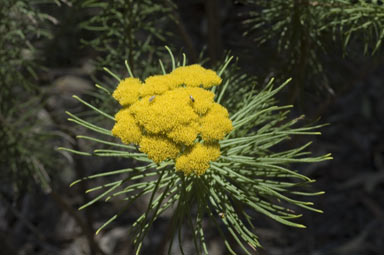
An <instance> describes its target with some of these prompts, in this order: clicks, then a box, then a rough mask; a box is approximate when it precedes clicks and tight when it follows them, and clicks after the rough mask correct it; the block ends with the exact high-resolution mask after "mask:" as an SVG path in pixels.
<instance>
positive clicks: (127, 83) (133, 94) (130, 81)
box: [112, 78, 142, 106]
mask: <svg viewBox="0 0 384 255" xmlns="http://www.w3.org/2000/svg"><path fill="white" fill-rule="evenodd" d="M141 87H142V83H141V81H140V80H139V79H136V78H127V79H125V80H122V81H121V82H120V83H119V85H118V86H117V88H116V90H115V91H114V92H113V94H112V96H113V97H114V98H115V99H116V100H117V101H118V102H119V103H120V104H121V105H122V106H128V105H131V104H133V103H134V102H136V101H137V100H138V99H139V91H140V88H141Z"/></svg>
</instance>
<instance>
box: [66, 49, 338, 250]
mask: <svg viewBox="0 0 384 255" xmlns="http://www.w3.org/2000/svg"><path fill="white" fill-rule="evenodd" d="M169 52H170V51H169ZM170 54H171V62H172V70H175V69H176V67H177V66H184V65H185V64H186V61H185V59H184V61H182V62H179V63H176V61H175V59H174V57H173V55H172V52H170ZM230 60H231V59H230V58H229V59H227V60H226V62H225V63H224V65H222V66H221V68H220V69H219V71H218V73H217V74H218V75H219V76H223V80H224V81H223V84H222V85H221V86H219V87H213V88H212V89H211V91H212V92H214V93H215V95H216V96H215V102H216V103H219V104H222V105H223V106H224V107H226V106H227V105H226V101H225V98H226V97H225V94H226V92H228V89H229V88H230V87H231V85H232V84H234V83H236V81H234V79H232V80H231V79H229V78H230V77H225V69H226V67H227V65H228V64H229V62H230ZM162 69H163V74H164V75H166V71H165V69H164V67H163V65H162ZM109 72H110V71H109ZM127 72H128V73H129V74H130V75H131V77H132V72H131V70H130V68H129V65H127ZM110 73H111V74H112V75H113V77H115V78H116V80H117V81H118V82H119V84H121V83H122V82H123V80H122V79H121V78H120V77H119V76H118V75H116V74H114V73H112V72H110ZM171 74H172V73H171ZM239 77H241V76H239ZM191 79H192V78H191ZM229 81H231V83H230V82H229ZM240 81H241V79H240ZM289 81H290V80H287V81H286V82H284V84H282V85H281V86H279V87H277V88H275V87H274V85H273V84H274V79H271V80H270V81H269V82H268V84H267V85H266V86H265V87H264V88H263V89H261V90H259V91H255V90H252V91H249V92H247V93H245V94H244V95H243V97H242V99H243V100H242V102H237V103H234V102H231V101H228V102H229V103H230V104H229V105H228V106H230V107H231V108H229V109H230V115H229V119H230V120H231V122H232V125H233V130H232V131H231V132H230V133H229V134H228V135H227V136H226V137H225V138H224V139H223V140H220V141H219V146H220V151H221V152H220V156H219V157H218V158H217V159H216V160H213V161H211V162H210V164H209V168H208V169H207V170H206V171H205V173H203V174H194V173H190V174H185V173H184V172H182V171H175V161H177V160H173V159H169V160H164V161H162V160H161V162H158V163H155V162H153V161H152V160H151V159H150V158H148V155H147V154H146V153H147V152H146V153H143V152H140V151H137V147H136V146H134V145H133V144H122V143H120V142H119V141H111V140H110V139H111V138H113V133H112V132H111V130H110V129H109V127H110V125H108V126H109V127H108V128H104V127H101V126H97V125H95V124H93V123H91V122H88V121H86V120H84V119H81V118H79V117H77V116H76V115H74V114H72V113H68V115H69V116H70V118H69V120H70V121H72V122H74V123H76V124H78V125H81V126H83V127H85V128H87V129H90V130H92V131H94V132H96V133H98V134H99V135H101V136H102V137H101V138H100V137H91V136H83V135H79V136H78V138H79V139H85V140H90V141H93V142H95V143H96V144H100V145H103V146H104V145H108V146H110V149H94V150H93V151H91V152H86V151H78V150H74V149H70V148H60V149H61V150H65V151H69V152H72V153H75V154H79V155H83V156H99V157H117V158H128V159H131V160H132V163H131V166H130V167H127V168H124V169H120V170H115V171H105V172H101V173H98V174H94V175H91V176H88V177H85V178H83V179H81V180H77V181H75V182H74V183H72V184H71V185H75V184H77V183H79V182H81V181H84V180H89V181H90V180H95V179H98V178H105V179H107V178H110V177H113V176H116V177H115V179H113V181H112V182H109V183H104V184H103V185H96V186H95V187H93V188H91V189H89V190H88V191H87V192H90V193H94V192H99V193H98V194H97V195H95V197H94V198H93V199H92V200H91V201H89V202H88V203H86V204H84V205H83V206H81V207H80V209H85V208H87V207H88V206H91V205H92V204H94V203H96V202H98V201H100V200H102V199H103V200H105V201H110V200H112V199H118V200H119V201H122V202H124V203H125V205H124V206H123V207H122V208H121V211H120V212H118V213H116V214H115V215H114V216H112V217H111V218H110V219H109V220H107V221H106V222H105V223H104V224H103V225H102V226H101V227H100V228H99V229H98V230H97V232H96V233H98V232H100V231H101V230H102V229H104V228H105V227H106V226H108V224H110V223H111V222H113V221H114V220H116V219H117V217H118V216H119V215H121V214H122V213H124V212H125V211H126V210H127V209H128V208H129V207H130V206H131V205H132V203H134V202H135V201H136V200H137V199H139V198H140V197H143V196H147V197H149V202H148V205H147V210H146V211H145V212H144V213H143V214H142V215H140V216H139V217H138V218H137V220H136V221H135V222H134V223H133V224H132V227H131V235H132V237H133V239H132V240H133V244H134V245H135V250H136V254H139V253H140V251H141V249H142V246H143V239H144V237H145V235H146V234H147V233H148V231H149V229H150V227H151V226H152V224H153V222H154V221H156V219H158V217H159V216H160V215H161V214H163V213H164V212H165V211H167V210H173V216H172V219H171V221H170V229H171V233H172V235H171V239H170V243H169V249H168V252H169V253H170V252H171V250H172V245H173V240H174V239H173V236H177V238H178V240H179V248H180V252H181V253H183V245H182V236H183V233H182V228H181V226H182V225H186V226H188V227H190V233H189V234H192V236H193V241H194V245H195V249H196V253H198V254H207V253H208V248H207V240H206V238H205V235H204V227H203V225H206V223H207V222H209V225H208V226H210V227H211V226H213V227H214V228H215V229H216V231H217V232H218V233H219V234H220V235H221V237H222V238H223V242H224V244H225V246H226V247H227V250H228V252H230V253H231V254H238V252H240V250H242V251H243V252H245V253H246V254H252V250H254V249H256V248H257V247H259V246H260V244H259V241H258V238H257V236H256V234H255V233H254V232H253V230H254V228H255V227H254V225H253V219H254V217H255V216H254V213H253V212H258V213H261V214H264V215H265V216H267V217H270V218H272V219H274V220H276V221H278V222H280V223H282V224H286V225H288V226H293V227H299V228H303V227H304V226H303V225H302V224H300V223H296V222H295V219H296V218H299V217H300V216H301V214H300V213H296V212H294V211H293V210H292V209H291V206H288V205H289V204H292V205H295V206H296V207H300V208H304V209H308V210H311V211H315V212H321V210H318V209H315V208H313V207H312V206H313V203H312V202H309V201H302V200H300V199H299V197H303V196H314V195H320V194H323V192H308V191H306V189H305V187H306V186H307V185H308V184H310V183H312V182H313V181H314V180H312V179H310V178H308V177H306V176H304V175H302V174H300V173H298V172H297V171H295V170H292V169H290V167H289V166H290V165H291V164H292V163H309V162H320V161H324V160H328V159H331V157H330V155H329V154H326V155H321V156H310V155H309V154H310V153H309V152H308V151H306V149H307V148H308V146H309V145H310V142H309V143H306V144H304V145H302V146H299V147H297V148H289V149H280V150H278V145H281V144H284V142H286V141H288V140H289V139H290V138H291V137H292V136H296V135H318V134H320V133H319V132H317V131H314V130H315V129H318V128H320V127H322V126H323V125H314V126H305V127H296V124H297V122H298V121H299V120H300V119H302V117H299V118H296V119H293V120H287V117H288V113H289V110H288V109H289V108H291V107H292V106H277V105H276V101H275V100H274V96H275V95H276V94H277V93H278V92H279V91H281V90H282V89H283V88H284V87H285V86H286V84H287V83H289ZM142 86H146V84H144V85H142ZM99 88H100V89H101V91H102V93H107V94H108V95H110V94H111V92H110V91H108V90H107V89H105V88H103V87H101V86H99ZM132 88H133V87H132ZM159 93H160V92H159ZM148 97H149V96H148ZM76 98H77V99H78V100H79V101H80V102H82V103H83V104H85V105H86V106H88V107H89V108H91V109H92V110H94V111H95V112H96V113H98V114H100V115H102V116H103V117H105V118H106V119H108V120H109V121H110V122H112V124H113V123H114V122H115V121H116V119H115V117H113V113H106V112H103V111H101V110H100V109H98V108H96V107H94V106H93V105H91V104H89V103H87V102H86V101H84V100H82V99H80V98H78V97H76ZM138 100H144V101H143V103H145V104H147V105H150V104H151V103H152V100H156V96H151V97H149V99H148V98H147V97H142V98H140V97H139V99H138ZM185 100H191V98H190V97H189V98H188V97H186V98H185ZM147 101H148V102H147ZM194 101H195V100H192V103H194ZM123 106H124V105H123ZM228 106H227V107H228ZM130 128H131V127H130ZM103 137H105V139H104V138H103ZM197 141H199V138H198V140H197ZM176 170H177V166H176ZM230 240H234V242H235V243H236V245H234V244H233V242H231V241H230Z"/></svg>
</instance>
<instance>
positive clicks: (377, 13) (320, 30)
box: [244, 0, 384, 99]
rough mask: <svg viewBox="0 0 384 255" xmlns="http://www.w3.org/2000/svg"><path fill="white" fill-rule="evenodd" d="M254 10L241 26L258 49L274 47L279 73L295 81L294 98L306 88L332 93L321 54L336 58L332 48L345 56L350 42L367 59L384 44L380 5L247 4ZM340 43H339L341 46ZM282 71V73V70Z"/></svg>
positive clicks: (337, 1) (341, 1) (336, 0)
mask: <svg viewBox="0 0 384 255" xmlns="http://www.w3.org/2000/svg"><path fill="white" fill-rule="evenodd" d="M246 2H247V3H248V4H249V6H251V8H252V9H253V11H251V12H250V13H249V17H248V18H247V19H246V20H245V21H244V23H245V24H247V26H248V28H249V29H248V31H247V32H246V33H245V34H247V35H249V36H251V37H252V38H253V39H254V40H255V41H256V42H258V43H259V44H265V43H268V44H270V45H272V47H274V48H275V49H276V50H277V51H278V52H279V54H281V57H280V56H279V57H280V59H281V60H283V59H285V60H283V65H282V66H281V67H283V68H280V67H278V68H280V69H281V70H283V73H285V74H288V76H292V77H293V78H294V82H295V87H294V89H293V91H292V98H293V99H295V98H296V99H297V96H298V94H299V93H300V92H302V91H303V89H304V87H305V84H306V83H311V84H313V83H315V84H317V85H318V88H321V89H323V90H326V91H328V92H330V93H333V91H332V89H331V88H330V86H329V81H328V74H327V72H328V70H327V67H326V66H325V64H324V63H325V60H324V59H325V57H324V55H325V54H324V53H327V54H337V50H335V43H338V44H339V45H340V47H339V48H340V49H343V51H344V52H345V53H348V49H349V48H351V49H350V50H349V51H354V50H355V48H354V47H352V45H351V44H352V42H357V43H355V44H357V45H363V51H364V53H365V54H368V53H371V54H375V53H376V52H377V51H378V50H379V49H380V47H381V45H382V41H383V39H384V26H383V22H384V6H383V5H382V4H380V2H381V1H369V2H368V1H347V0H331V1H328V0H327V1H312V0H290V1H284V0H271V1H253V0H248V1H246ZM340 42H341V43H340ZM284 67H286V68H284Z"/></svg>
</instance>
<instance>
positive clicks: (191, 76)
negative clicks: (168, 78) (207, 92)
mask: <svg viewBox="0 0 384 255" xmlns="http://www.w3.org/2000/svg"><path fill="white" fill-rule="evenodd" d="M171 74H172V75H174V76H176V77H178V78H179V79H180V80H181V81H182V83H183V84H184V85H185V86H186V87H200V86H203V88H210V87H213V86H218V85H220V83H221V78H220V77H219V76H218V75H217V74H216V72H214V71H212V70H209V69H205V68H203V67H202V66H200V65H190V66H181V67H178V68H176V69H175V70H173V72H172V73H171Z"/></svg>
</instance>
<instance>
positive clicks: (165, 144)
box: [112, 65, 233, 175]
mask: <svg viewBox="0 0 384 255" xmlns="http://www.w3.org/2000/svg"><path fill="white" fill-rule="evenodd" d="M220 83H221V78H220V77H219V76H217V74H216V73H215V72H214V71H212V70H208V69H205V68H203V67H201V66H200V65H191V66H185V67H184V66H183V67H178V68H176V69H175V70H174V71H173V72H171V73H170V74H165V75H155V76H151V77H149V78H147V79H146V80H145V83H144V84H142V83H141V82H140V81H139V80H138V79H134V78H128V79H125V80H124V81H122V82H121V83H120V84H119V85H118V87H117V89H116V90H115V92H114V93H113V97H114V98H115V99H117V100H118V101H119V103H120V104H121V105H123V106H125V107H124V108H123V109H121V110H120V111H119V112H118V113H117V114H116V116H115V120H116V124H115V126H114V127H113V129H112V134H113V135H115V136H117V137H119V138H120V139H121V140H122V142H123V143H134V144H137V145H139V146H140V151H142V152H144V153H146V154H147V155H148V158H150V159H152V160H153V161H154V162H156V163H160V162H162V161H164V160H167V159H171V160H175V169H176V170H177V171H183V172H184V173H185V174H191V173H194V174H196V175H201V174H203V173H205V171H206V170H207V169H208V168H209V165H210V164H209V163H210V161H215V160H217V159H218V158H219V156H220V146H219V143H218V141H219V140H221V139H223V138H224V137H225V135H227V134H228V133H229V132H230V131H231V130H232V128H233V127H232V122H231V121H230V120H229V116H228V111H227V110H226V109H225V108H224V107H223V106H221V105H220V104H217V103H215V102H214V96H215V95H214V93H212V92H211V91H208V90H206V89H204V88H209V87H212V86H215V85H219V84H220Z"/></svg>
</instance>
